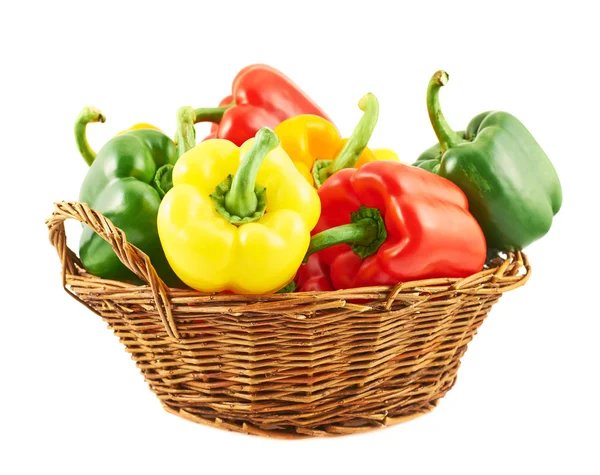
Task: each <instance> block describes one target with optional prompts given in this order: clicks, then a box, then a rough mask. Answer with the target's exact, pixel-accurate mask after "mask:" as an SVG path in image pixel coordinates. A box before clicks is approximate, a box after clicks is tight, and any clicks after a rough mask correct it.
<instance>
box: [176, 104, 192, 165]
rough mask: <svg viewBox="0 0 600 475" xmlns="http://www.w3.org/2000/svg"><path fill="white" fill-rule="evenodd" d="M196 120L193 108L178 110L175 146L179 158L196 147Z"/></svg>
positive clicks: (187, 107)
mask: <svg viewBox="0 0 600 475" xmlns="http://www.w3.org/2000/svg"><path fill="white" fill-rule="evenodd" d="M194 120H195V115H194V109H192V108H191V107H189V106H184V107H180V108H179V109H178V110H177V128H176V130H175V145H176V146H177V156H179V157H181V156H182V155H183V154H184V153H185V152H187V151H188V150H191V149H192V148H194V147H195V146H196V129H195V128H194Z"/></svg>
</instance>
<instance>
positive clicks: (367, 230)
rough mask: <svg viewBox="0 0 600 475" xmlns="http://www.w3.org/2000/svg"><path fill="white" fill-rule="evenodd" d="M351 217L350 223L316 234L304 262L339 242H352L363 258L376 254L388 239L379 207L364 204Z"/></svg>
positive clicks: (353, 247)
mask: <svg viewBox="0 0 600 475" xmlns="http://www.w3.org/2000/svg"><path fill="white" fill-rule="evenodd" d="M350 218H351V222H350V224H343V225H341V226H337V227H335V228H330V229H327V230H325V231H321V232H320V233H318V234H315V235H314V236H313V237H312V238H311V240H310V244H309V246H308V251H307V252H306V255H305V257H304V262H306V261H307V260H308V258H309V257H310V256H311V255H312V254H314V253H315V252H319V251H322V250H323V249H326V248H328V247H332V246H337V245H338V244H350V245H351V247H352V250H353V251H354V252H355V253H356V254H357V255H358V256H359V257H360V258H361V259H365V258H366V257H368V256H370V255H372V254H375V253H376V252H377V250H378V249H379V247H380V246H381V245H382V244H383V243H384V241H385V240H386V239H387V230H386V228H385V222H384V220H383V218H382V217H381V212H380V211H379V209H377V208H367V207H365V206H362V207H361V208H360V209H359V210H358V211H355V212H354V213H350Z"/></svg>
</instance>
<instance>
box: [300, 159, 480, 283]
mask: <svg viewBox="0 0 600 475" xmlns="http://www.w3.org/2000/svg"><path fill="white" fill-rule="evenodd" d="M319 197H320V198H321V203H322V212H321V218H320V220H319V222H318V224H317V226H316V227H315V229H314V230H313V233H312V234H313V235H314V234H317V233H319V232H321V231H324V230H326V229H330V228H333V227H336V226H340V225H343V224H348V223H350V222H351V218H350V213H352V212H355V211H357V210H358V209H359V208H361V206H365V207H367V208H377V209H379V211H380V213H381V216H382V218H383V219H384V223H385V227H386V231H387V238H386V239H385V241H384V242H383V244H382V245H381V246H380V247H379V248H378V249H377V251H376V252H375V254H372V255H370V256H368V257H366V258H365V259H364V260H363V259H361V258H360V257H359V256H358V255H357V254H355V253H354V252H353V251H352V249H351V248H350V246H349V245H348V244H338V245H336V246H333V247H330V248H327V249H323V250H322V251H320V252H318V253H317V254H316V255H319V256H320V257H321V259H323V261H324V262H325V263H326V264H327V265H329V266H330V275H331V281H332V283H333V286H334V287H335V288H336V289H345V288H354V287H365V286H371V285H396V284H397V283H399V282H406V281H412V280H420V279H427V278H437V277H466V276H468V275H471V274H473V273H476V272H479V271H481V270H482V268H483V265H484V263H485V258H486V243H485V237H484V235H483V231H482V230H481V228H480V227H479V225H478V223H477V221H476V220H475V218H474V217H473V216H472V215H471V214H470V213H469V211H468V202H467V198H466V196H465V194H464V193H463V192H462V190H461V189H460V188H458V186H456V185H455V184H454V183H452V182H450V181H449V180H446V179H444V178H442V177H439V176H437V175H435V174H433V173H431V172H428V171H426V170H422V169H419V168H416V167H412V166H408V165H404V164H402V163H399V162H388V161H378V162H371V163H367V164H366V165H364V166H363V167H362V168H359V169H345V170H340V171H339V172H337V173H335V174H334V175H333V176H331V177H330V178H329V179H328V180H327V181H326V182H325V183H324V184H323V186H321V188H320V189H319Z"/></svg>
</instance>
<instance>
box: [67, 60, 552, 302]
mask: <svg viewBox="0 0 600 475" xmlns="http://www.w3.org/2000/svg"><path fill="white" fill-rule="evenodd" d="M447 82H448V74H447V73H446V72H444V71H438V72H437V73H435V74H434V75H433V76H432V78H431V79H430V81H429V84H428V87H427V102H426V105H427V111H428V114H429V118H430V122H431V125H432V127H433V131H434V132H435V135H436V136H437V138H438V143H436V144H435V145H434V146H432V147H431V148H429V149H427V150H426V151H424V152H423V154H421V156H419V157H418V158H417V159H416V160H415V161H414V163H413V164H412V165H411V164H409V163H408V162H405V161H401V160H400V159H399V157H398V155H397V154H396V153H395V152H394V151H392V150H390V149H387V148H373V147H371V145H370V139H371V136H372V134H373V131H374V130H375V127H376V125H377V122H378V120H379V101H378V99H377V97H376V96H375V95H374V94H372V93H368V94H366V95H364V96H363V97H362V98H360V100H359V102H358V108H359V110H360V113H361V115H360V116H359V117H358V118H357V123H356V126H355V128H354V130H353V131H352V132H351V133H350V134H348V135H343V134H341V133H340V131H339V130H338V128H337V127H336V125H335V124H334V122H333V121H332V120H331V119H330V118H329V116H328V115H327V114H326V113H325V112H324V110H323V109H322V108H321V107H320V106H318V105H317V104H316V102H315V101H314V100H313V99H311V98H310V97H309V96H308V95H307V94H306V93H305V92H303V91H302V90H301V89H300V88H299V86H298V85H296V84H295V83H294V82H293V81H292V80H291V79H290V78H288V77H287V76H285V75H284V74H283V73H282V72H280V71H278V70H276V69H275V68H273V67H271V66H268V65H264V64H254V65H250V66H247V67H245V68H243V69H242V70H241V71H240V72H239V73H238V74H237V75H236V77H235V78H234V80H233V83H232V87H231V93H230V94H229V95H227V96H226V97H225V98H224V99H223V100H222V101H221V102H220V103H219V104H218V106H217V107H203V108H193V107H191V106H185V107H180V108H179V109H178V110H177V123H176V132H175V136H174V138H173V139H171V138H170V137H168V136H167V135H166V134H165V133H163V132H162V131H161V130H159V129H158V128H157V127H155V126H153V125H151V124H147V123H139V124H135V125H133V126H132V127H130V128H129V129H127V130H124V131H123V132H120V133H119V134H117V135H116V136H114V137H113V138H112V139H110V140H109V141H108V142H107V143H106V144H105V145H104V146H103V147H102V148H101V150H99V152H98V153H95V152H94V151H93V149H92V147H91V146H90V144H89V143H88V140H87V138H86V127H87V125H88V124H90V123H93V122H104V121H105V120H106V119H105V116H104V115H103V114H102V113H101V112H100V111H99V110H97V109H95V108H94V107H91V106H88V107H85V108H84V109H83V110H82V111H81V113H80V114H79V116H78V117H77V120H76V123H75V137H76V141H77V146H78V148H79V151H80V153H81V155H82V156H83V158H84V159H85V161H86V162H87V163H88V165H89V166H90V168H89V171H88V173H87V175H86V176H85V179H84V180H83V184H82V185H81V190H80V196H79V200H80V201H81V202H84V203H87V204H88V205H89V206H90V207H91V208H93V209H95V210H97V211H99V212H101V213H102V214H104V215H105V216H106V217H107V218H109V219H110V220H111V221H112V222H113V223H114V224H115V225H116V226H117V227H119V228H121V229H122V230H123V231H124V232H125V235H126V236H127V239H128V240H129V241H130V242H131V244H133V245H135V246H137V247H138V248H139V249H141V250H142V251H143V252H145V253H146V254H147V255H148V257H149V258H150V261H151V263H152V265H153V266H154V268H155V269H156V271H157V273H158V275H159V276H160V277H161V279H163V280H164V282H165V283H166V284H167V285H169V286H171V287H179V288H185V287H189V288H192V289H196V290H198V291H200V292H207V293H218V292H227V293H237V294H245V295H261V294H268V293H274V292H292V291H296V292H308V291H327V290H336V289H349V288H356V287H368V286H374V285H377V286H379V285H384V286H388V285H389V286H392V285H396V284H398V283H401V282H406V281H412V280H420V279H428V278H438V277H449V278H460V277H467V276H469V275H471V274H474V273H477V272H479V271H481V270H482V269H483V268H484V266H485V264H486V261H487V260H488V259H491V258H493V257H495V256H497V255H498V254H499V253H500V252H509V251H520V250H523V249H524V248H525V247H527V246H529V245H530V244H531V243H533V242H534V241H536V240H538V239H540V238H542V237H543V236H544V235H545V234H546V233H548V231H549V229H550V227H551V225H552V220H553V217H554V216H555V215H556V213H557V212H558V211H559V210H560V207H561V204H562V191H561V185H560V181H559V178H558V176H557V173H556V170H555V169H554V167H553V165H552V163H551V162H550V160H549V159H548V157H547V156H546V154H545V153H544V151H543V150H542V148H541V147H540V145H539V144H538V143H537V142H536V140H535V139H534V138H533V136H532V135H531V133H530V132H529V131H528V130H527V129H526V128H525V126H524V125H523V124H522V123H521V122H520V121H519V120H518V119H517V118H516V117H514V116H512V115H511V114H509V113H507V112H500V111H488V112H483V113H480V114H479V115H477V116H475V118H474V119H473V120H472V121H471V122H470V123H469V124H468V126H467V127H466V129H465V130H461V131H454V130H453V129H452V128H451V127H450V125H449V124H448V122H447V121H446V119H445V118H444V115H443V114H442V111H441V107H440V101H439V92H440V89H441V88H442V86H445V85H446V84H447ZM200 122H211V123H212V127H211V130H210V134H209V135H208V136H207V137H205V138H203V139H202V140H201V141H197V140H196V126H195V124H198V123H200ZM79 255H80V259H81V262H82V263H83V265H84V266H85V268H86V270H87V271H88V272H90V273H91V274H94V275H97V276H99V277H102V278H106V279H114V280H119V281H124V282H131V283H136V284H141V282H139V281H138V280H137V277H136V276H135V275H134V274H133V273H132V272H131V271H129V270H128V269H127V267H126V266H125V265H124V264H123V263H122V262H121V261H120V259H119V257H118V256H117V255H116V254H115V252H114V251H113V249H112V248H111V247H110V246H109V245H108V244H107V243H106V242H105V241H104V240H103V239H102V238H101V237H100V236H98V235H97V234H96V233H94V231H92V229H91V228H89V227H88V226H86V225H84V229H83V233H82V237H81V241H80V248H79Z"/></svg>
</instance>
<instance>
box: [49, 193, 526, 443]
mask: <svg viewBox="0 0 600 475" xmlns="http://www.w3.org/2000/svg"><path fill="white" fill-rule="evenodd" d="M69 218H72V219H75V220H77V221H80V222H82V223H85V224H87V225H89V226H90V227H91V228H93V229H94V230H95V231H96V232H97V233H98V234H100V235H101V236H102V237H103V238H104V239H106V240H107V241H108V242H109V243H110V244H111V245H112V246H113V248H114V250H115V252H116V253H117V254H118V256H119V258H120V259H121V261H122V262H123V263H125V264H126V265H127V266H128V267H129V268H130V269H131V270H132V271H133V272H135V273H136V274H137V275H138V276H139V277H140V278H142V279H143V280H144V281H145V282H148V285H145V286H135V285H131V284H126V283H122V282H116V281H111V280H105V279H101V278H98V277H95V276H92V275H90V274H88V273H87V272H86V271H85V269H84V268H83V266H82V265H81V262H80V261H79V259H78V258H77V256H76V255H75V253H73V251H71V250H70V249H69V248H68V247H67V244H66V235H65V227H64V221H65V220H66V219H69ZM46 223H47V225H48V229H49V232H50V241H51V243H52V244H53V245H54V246H55V247H56V249H57V251H58V255H59V257H60V260H61V262H62V281H63V286H64V288H65V290H66V291H67V292H68V293H69V294H70V295H72V296H73V297H74V298H75V299H77V300H78V301H79V302H81V303H83V304H84V305H85V306H87V307H88V308H89V309H91V310H92V311H93V312H95V313H96V314H98V315H100V316H101V317H102V318H103V319H104V320H105V321H106V322H107V323H108V325H109V326H110V328H112V330H113V331H114V333H115V334H116V335H117V336H118V337H119V339H120V341H121V342H122V343H123V344H124V345H125V348H126V351H127V352H129V353H131V355H132V358H133V359H134V360H135V362H136V364H137V366H138V368H139V369H140V370H141V372H142V374H143V376H144V378H145V380H146V381H147V383H148V384H149V386H150V389H151V390H152V391H153V392H154V393H155V394H156V395H157V396H158V398H159V400H160V401H161V403H162V404H163V407H164V408H165V409H166V410H167V411H169V412H171V413H173V414H177V415H178V416H181V417H184V418H186V419H189V420H192V421H194V422H200V423H203V424H208V425H210V426H214V427H219V428H222V429H227V430H232V431H238V432H244V433H248V434H257V435H263V436H271V437H281V438H299V437H310V436H329V435H341V434H351V433H356V432H362V431H366V430H371V429H374V428H380V427H385V426H389V425H391V424H396V423H399V422H403V421H406V420H409V419H412V418H414V417H416V416H419V415H421V414H424V413H426V412H428V411H430V410H431V409H432V408H434V407H435V406H436V404H437V402H438V401H439V399H440V398H442V397H443V396H444V395H445V394H446V393H447V392H448V390H450V388H452V385H453V384H454V382H455V380H456V373H457V370H458V367H459V364H460V358H461V357H462V355H463V354H464V353H465V351H466V349H467V343H468V342H469V341H470V340H471V339H472V338H473V336H474V335H475V333H476V331H477V329H478V327H479V326H480V325H481V323H482V322H483V320H484V318H485V317H486V315H487V313H488V312H489V310H490V308H491V307H492V305H493V304H494V303H496V302H497V301H498V299H499V298H500V296H501V295H502V293H503V292H506V291H508V290H511V289H515V288H517V287H520V286H522V285H523V284H524V283H525V282H526V281H527V280H528V278H529V275H530V267H529V264H528V261H527V258H526V256H525V255H524V254H522V253H516V254H509V255H508V256H506V258H499V259H498V260H497V262H494V264H493V267H491V268H486V269H484V270H483V271H482V272H480V273H478V274H475V275H472V276H470V277H468V278H465V279H430V280H422V281H418V282H404V283H401V284H398V285H397V286H395V287H393V288H390V287H369V288H359V289H351V290H344V291H334V292H310V293H308V292H307V293H292V294H275V295H266V296H261V297H244V296H240V295H213V294H210V295H209V294H201V293H199V292H196V291H193V290H182V289H169V288H167V287H166V286H165V284H164V283H163V282H162V281H161V280H160V279H159V278H158V276H157V275H156V272H155V271H154V269H153V268H152V266H151V264H150V261H149V259H148V258H147V256H146V255H145V254H144V253H142V252H141V251H140V250H139V249H137V248H136V247H134V246H132V245H131V244H129V243H128V242H127V241H126V239H125V235H124V233H123V232H122V231H121V230H120V229H118V228H116V227H115V226H113V224H112V223H111V222H110V221H109V220H108V219H106V218H105V217H104V216H102V215H101V214H99V213H97V212H96V211H94V210H91V209H90V208H89V207H87V206H86V205H84V204H80V203H75V202H62V203H57V204H55V209H54V212H53V214H52V216H51V217H50V218H48V219H47V221H46Z"/></svg>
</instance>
